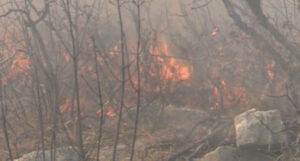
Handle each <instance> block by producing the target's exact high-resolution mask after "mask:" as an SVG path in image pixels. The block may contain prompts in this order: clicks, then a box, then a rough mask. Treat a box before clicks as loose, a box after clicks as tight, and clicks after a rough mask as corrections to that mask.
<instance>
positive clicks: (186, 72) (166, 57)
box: [150, 39, 192, 81]
mask: <svg viewBox="0 0 300 161" xmlns="http://www.w3.org/2000/svg"><path fill="white" fill-rule="evenodd" d="M150 52H151V53H152V54H153V55H155V56H157V61H158V62H159V63H160V64H161V73H160V75H161V77H162V78H163V79H165V80H172V81H185V80H188V79H189V78H190V76H191V73H192V70H191V69H192V68H191V66H189V65H187V64H185V63H184V62H183V61H181V60H179V59H176V58H174V56H173V53H172V52H171V51H170V49H169V47H168V44H167V42H166V41H165V40H164V39H162V40H161V44H160V45H159V46H155V47H153V48H152V50H151V51H150Z"/></svg>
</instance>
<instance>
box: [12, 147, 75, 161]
mask: <svg viewBox="0 0 300 161" xmlns="http://www.w3.org/2000/svg"><path fill="white" fill-rule="evenodd" d="M55 152H56V161H80V156H79V154H78V152H77V150H76V149H74V148H72V147H61V148H57V149H56V151H55ZM50 156H51V151H50V150H46V151H45V161H50V160H51V157H50ZM14 161H43V155H42V152H41V151H34V152H31V153H28V154H25V155H23V156H22V157H21V158H19V159H15V160H14Z"/></svg>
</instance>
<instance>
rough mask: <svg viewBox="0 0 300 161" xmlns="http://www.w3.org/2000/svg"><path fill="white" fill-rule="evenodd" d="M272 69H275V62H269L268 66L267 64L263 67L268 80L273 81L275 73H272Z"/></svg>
mask: <svg viewBox="0 0 300 161" xmlns="http://www.w3.org/2000/svg"><path fill="white" fill-rule="evenodd" d="M274 67H275V62H274V61H273V62H271V63H270V64H267V65H266V66H265V70H266V73H267V76H268V78H269V79H270V80H273V79H274V76H275V73H274Z"/></svg>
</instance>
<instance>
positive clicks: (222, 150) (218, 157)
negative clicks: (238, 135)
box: [195, 146, 274, 161]
mask: <svg viewBox="0 0 300 161" xmlns="http://www.w3.org/2000/svg"><path fill="white" fill-rule="evenodd" d="M272 160H274V158H273V157H271V156H269V155H266V154H264V153H261V152H258V151H254V150H241V149H237V148H234V147H231V146H220V147H218V148H217V149H216V150H214V151H212V152H210V153H208V154H206V155H205V156H204V157H202V158H200V159H198V160H195V161H272Z"/></svg>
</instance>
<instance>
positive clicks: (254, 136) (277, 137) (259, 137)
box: [234, 109, 288, 148]
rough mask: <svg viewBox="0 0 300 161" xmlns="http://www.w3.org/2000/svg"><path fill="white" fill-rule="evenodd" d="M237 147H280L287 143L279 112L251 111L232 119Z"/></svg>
mask: <svg viewBox="0 0 300 161" xmlns="http://www.w3.org/2000/svg"><path fill="white" fill-rule="evenodd" d="M234 126H235V131H236V143H237V146H238V147H246V146H254V147H256V146H257V147H268V148H270V147H272V148H275V147H280V146H281V145H284V144H287V143H288V136H287V133H286V131H285V130H284V129H285V126H284V124H283V121H282V118H281V115H280V112H279V110H276V109H275V110H269V111H257V110H256V109H251V110H249V111H246V112H244V113H242V114H240V115H238V116H236V117H235V118H234Z"/></svg>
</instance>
